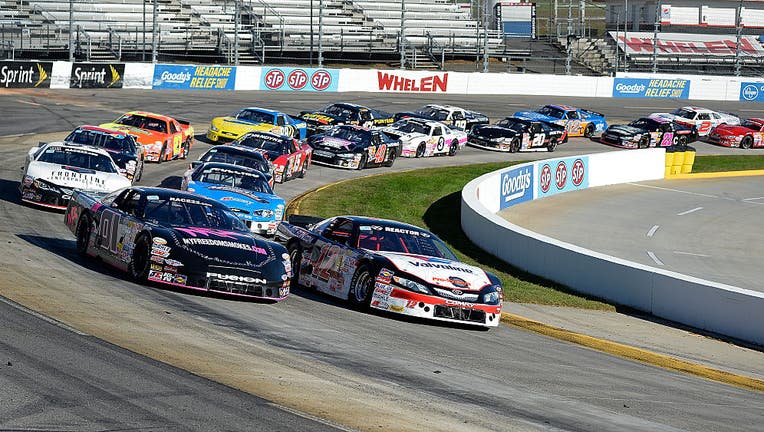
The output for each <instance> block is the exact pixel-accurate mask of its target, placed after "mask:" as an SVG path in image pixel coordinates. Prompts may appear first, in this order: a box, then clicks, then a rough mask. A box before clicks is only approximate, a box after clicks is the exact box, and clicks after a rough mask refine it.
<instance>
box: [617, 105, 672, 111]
mask: <svg viewBox="0 0 764 432" xmlns="http://www.w3.org/2000/svg"><path fill="white" fill-rule="evenodd" d="M624 108H626V109H646V110H652V112H663V111H669V112H670V111H674V110H675V109H676V107H670V108H656V107H649V106H625V107H624Z"/></svg>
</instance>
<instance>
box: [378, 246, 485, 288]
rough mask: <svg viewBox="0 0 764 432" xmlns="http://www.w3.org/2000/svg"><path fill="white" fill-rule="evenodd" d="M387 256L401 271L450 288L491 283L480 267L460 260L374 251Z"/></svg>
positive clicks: (479, 286)
mask: <svg viewBox="0 0 764 432" xmlns="http://www.w3.org/2000/svg"><path fill="white" fill-rule="evenodd" d="M374 253H375V254H377V255H381V256H383V257H385V258H387V259H388V260H389V261H390V262H391V263H392V264H393V265H394V266H395V267H396V268H397V269H398V270H399V271H401V272H404V273H408V274H411V275H414V276H416V277H418V278H419V279H422V280H423V281H425V282H427V283H430V284H433V285H438V286H441V287H444V288H448V289H459V290H462V291H480V290H481V289H482V288H483V287H485V286H486V285H490V284H491V280H490V279H488V275H487V274H486V273H485V271H483V270H482V269H481V268H479V267H475V266H471V265H469V264H465V263H463V262H459V261H451V260H448V259H444V258H435V257H429V256H423V255H411V254H404V253H397V252H374Z"/></svg>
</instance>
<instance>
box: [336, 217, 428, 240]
mask: <svg viewBox="0 0 764 432" xmlns="http://www.w3.org/2000/svg"><path fill="white" fill-rule="evenodd" d="M337 217H339V218H345V219H350V220H352V221H355V222H356V223H358V224H368V225H374V224H376V225H383V226H388V227H392V228H402V229H408V230H414V231H421V232H425V233H428V234H429V235H431V236H433V237H437V236H436V235H435V234H432V233H431V232H429V231H427V230H426V229H424V228H420V227H418V226H416V225H411V224H407V223H405V222H399V221H394V220H390V219H379V218H375V217H370V216H348V215H345V216H337Z"/></svg>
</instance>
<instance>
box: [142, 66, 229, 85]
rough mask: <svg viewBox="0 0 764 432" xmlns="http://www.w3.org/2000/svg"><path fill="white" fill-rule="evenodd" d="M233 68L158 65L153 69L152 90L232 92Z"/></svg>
mask: <svg viewBox="0 0 764 432" xmlns="http://www.w3.org/2000/svg"><path fill="white" fill-rule="evenodd" d="M235 84H236V67H235V66H192V65H166V64H158V65H156V66H155V67H154V79H153V81H152V85H151V87H152V88H154V89H175V90H233V89H234V86H235Z"/></svg>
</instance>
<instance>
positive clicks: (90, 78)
mask: <svg viewBox="0 0 764 432" xmlns="http://www.w3.org/2000/svg"><path fill="white" fill-rule="evenodd" d="M123 76H125V65H124V64H122V63H117V64H109V63H72V75H71V78H70V80H69V88H122V84H123V78H122V77H123Z"/></svg>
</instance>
